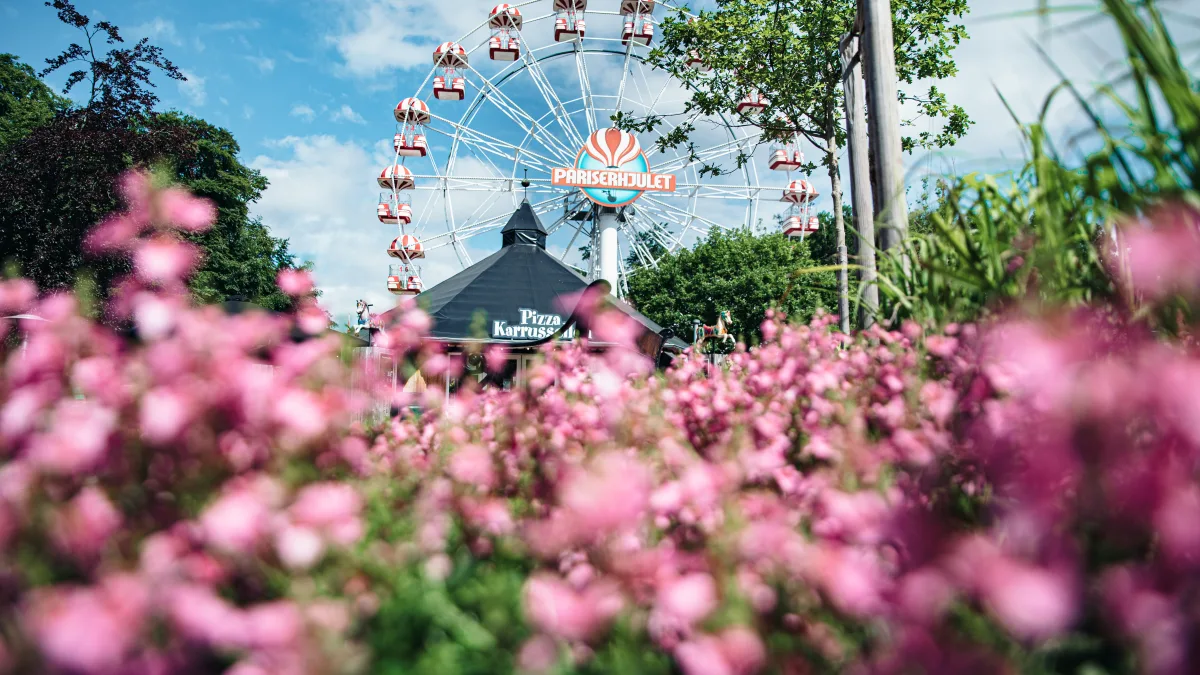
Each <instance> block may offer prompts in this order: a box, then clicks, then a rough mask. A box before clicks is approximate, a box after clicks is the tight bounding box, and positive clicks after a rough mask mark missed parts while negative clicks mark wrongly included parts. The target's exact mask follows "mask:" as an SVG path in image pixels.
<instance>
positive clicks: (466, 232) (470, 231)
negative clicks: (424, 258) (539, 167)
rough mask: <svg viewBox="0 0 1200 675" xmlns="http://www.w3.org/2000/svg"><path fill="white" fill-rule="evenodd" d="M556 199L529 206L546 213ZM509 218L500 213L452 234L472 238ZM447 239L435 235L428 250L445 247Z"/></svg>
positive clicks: (538, 212)
mask: <svg viewBox="0 0 1200 675" xmlns="http://www.w3.org/2000/svg"><path fill="white" fill-rule="evenodd" d="M558 199H561V197H552V198H550V199H546V200H543V201H540V202H536V203H534V204H531V206H532V208H533V212H534V213H536V214H538V215H542V214H544V213H547V212H548V211H550V210H551V209H552V208H554V202H555V201H557V200H558ZM511 217H512V214H511V213H502V214H500V215H496V216H488V217H486V218H484V219H482V220H480V221H478V222H475V223H472V224H471V225H468V226H466V227H463V228H460V229H458V230H457V231H456V232H455V233H454V234H455V235H456V236H457V237H458V238H460V239H466V238H469V237H473V236H475V235H477V234H480V233H482V232H486V231H488V230H494V229H496V228H497V227H500V226H502V225H503V224H504V223H506V222H507V221H508V219H509V218H511ZM448 238H449V237H448V236H447V235H445V234H439V235H435V236H433V237H431V238H430V240H429V241H430V242H431V243H430V246H429V248H437V247H438V246H445V245H446V242H445V240H446V239H448Z"/></svg>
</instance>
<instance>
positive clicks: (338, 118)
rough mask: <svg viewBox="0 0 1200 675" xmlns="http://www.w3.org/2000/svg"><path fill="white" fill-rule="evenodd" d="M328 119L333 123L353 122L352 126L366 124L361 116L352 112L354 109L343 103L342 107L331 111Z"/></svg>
mask: <svg viewBox="0 0 1200 675" xmlns="http://www.w3.org/2000/svg"><path fill="white" fill-rule="evenodd" d="M329 119H330V120H331V121H334V122H353V123H354V124H366V123H367V121H366V120H364V119H363V117H362V115H359V114H358V113H356V112H354V108H351V107H350V106H348V105H346V104H344V103H343V104H342V107H340V108H338V109H337V110H335V111H333V114H332V115H330V117H329Z"/></svg>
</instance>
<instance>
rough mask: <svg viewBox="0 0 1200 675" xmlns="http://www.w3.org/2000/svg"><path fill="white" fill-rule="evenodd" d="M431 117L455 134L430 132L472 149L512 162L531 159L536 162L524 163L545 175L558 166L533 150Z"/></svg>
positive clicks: (440, 118) (433, 128)
mask: <svg viewBox="0 0 1200 675" xmlns="http://www.w3.org/2000/svg"><path fill="white" fill-rule="evenodd" d="M431 117H432V118H433V119H435V120H437V121H439V122H442V123H444V124H446V125H448V126H450V127H452V128H453V129H454V130H455V133H454V134H451V133H449V132H447V131H445V130H444V129H438V128H436V127H430V130H431V131H436V132H437V133H439V134H441V135H443V136H446V137H448V138H452V139H458V140H460V141H462V142H463V143H467V144H468V145H471V146H472V147H474V148H476V149H479V150H481V151H484V152H488V153H491V154H493V155H497V156H499V157H503V158H504V159H508V160H512V161H517V158H520V157H522V156H524V157H527V158H532V159H534V160H536V162H533V161H530V160H526V161H530V164H535V163H536V164H537V165H538V166H539V167H540V168H542V169H544V170H545V171H546V173H549V172H550V169H552V168H553V167H555V166H557V165H558V164H559V161H558V160H557V159H551V158H549V157H546V156H545V155H543V154H541V153H539V152H537V151H535V150H530V149H528V148H524V147H521V146H517V145H513V144H512V143H508V142H506V141H502V140H500V139H499V138H496V137H495V136H490V135H488V134H485V133H483V132H482V131H478V130H476V129H472V128H470V127H468V126H464V125H462V124H459V123H457V122H454V121H451V120H448V119H446V118H445V117H439V116H437V115H431ZM502 149H508V150H511V151H512V152H513V154H512V155H509V154H505V153H504V152H503V151H502Z"/></svg>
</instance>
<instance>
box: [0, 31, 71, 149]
mask: <svg viewBox="0 0 1200 675" xmlns="http://www.w3.org/2000/svg"><path fill="white" fill-rule="evenodd" d="M68 105H69V102H68V101H67V100H66V99H64V98H62V97H61V96H58V95H56V94H55V93H54V91H53V90H52V89H50V87H47V86H46V85H45V83H43V82H42V81H41V80H39V79H38V77H37V75H36V74H35V73H34V72H33V68H31V67H30V66H28V65H27V64H24V63H21V62H19V61H17V57H15V56H13V55H12V54H0V153H3V152H4V150H5V148H7V147H8V146H10V145H12V144H13V143H14V142H16V141H19V140H21V139H22V138H25V137H26V136H28V135H29V133H30V132H31V131H33V130H34V129H36V128H37V127H40V126H42V125H44V124H48V123H49V122H50V120H52V119H54V115H55V114H57V113H59V112H61V111H63V110H66V109H67V107H68Z"/></svg>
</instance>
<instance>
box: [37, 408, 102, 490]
mask: <svg viewBox="0 0 1200 675" xmlns="http://www.w3.org/2000/svg"><path fill="white" fill-rule="evenodd" d="M116 424H117V415H116V413H115V412H113V411H112V410H109V409H108V408H105V407H102V406H100V405H97V404H96V403H94V402H92V401H87V400H84V401H76V400H64V401H61V402H59V404H58V406H57V407H55V409H54V427H53V428H52V429H51V430H50V432H49V433H46V434H41V435H39V436H36V437H34V439H33V440H32V441H31V442H30V445H29V455H28V457H29V461H30V463H31V464H33V465H34V466H36V467H37V468H39V469H41V470H43V471H47V472H50V473H59V474H79V473H83V472H86V471H90V470H92V469H94V468H96V466H97V465H99V464H100V462H101V460H103V459H104V455H105V453H106V452H107V450H108V443H109V439H110V438H111V437H112V434H113V432H114V431H115V430H116Z"/></svg>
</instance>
